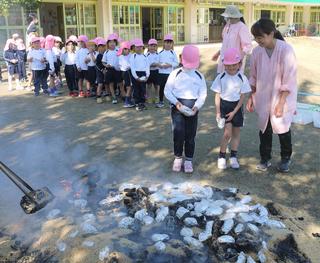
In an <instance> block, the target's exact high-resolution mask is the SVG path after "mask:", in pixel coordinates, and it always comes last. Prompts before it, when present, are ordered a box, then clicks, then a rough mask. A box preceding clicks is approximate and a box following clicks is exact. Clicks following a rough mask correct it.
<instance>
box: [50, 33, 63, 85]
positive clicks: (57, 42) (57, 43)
mask: <svg viewBox="0 0 320 263" xmlns="http://www.w3.org/2000/svg"><path fill="white" fill-rule="evenodd" d="M61 45H62V39H61V37H59V36H55V37H54V46H53V48H52V51H53V53H54V55H55V59H54V72H55V74H56V75H57V76H58V78H59V80H60V87H62V86H63V85H62V76H61V66H62V62H61V59H60V56H61Z"/></svg>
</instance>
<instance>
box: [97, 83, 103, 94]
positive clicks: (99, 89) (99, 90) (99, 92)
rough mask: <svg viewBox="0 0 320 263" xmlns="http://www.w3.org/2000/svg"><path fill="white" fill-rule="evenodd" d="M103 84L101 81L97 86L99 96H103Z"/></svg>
mask: <svg viewBox="0 0 320 263" xmlns="http://www.w3.org/2000/svg"><path fill="white" fill-rule="evenodd" d="M102 88H103V84H101V83H99V84H98V88H97V97H100V96H101V93H102Z"/></svg>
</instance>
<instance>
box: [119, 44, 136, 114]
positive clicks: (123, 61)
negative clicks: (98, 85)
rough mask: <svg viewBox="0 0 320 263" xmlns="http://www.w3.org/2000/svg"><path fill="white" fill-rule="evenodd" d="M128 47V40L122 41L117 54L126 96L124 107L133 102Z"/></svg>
mask: <svg viewBox="0 0 320 263" xmlns="http://www.w3.org/2000/svg"><path fill="white" fill-rule="evenodd" d="M130 48H131V44H130V42H129V41H124V42H122V43H121V45H120V49H119V50H118V53H117V55H118V56H119V68H120V71H121V78H122V81H123V84H122V85H124V88H125V90H126V96H125V101H124V105H123V107H125V108H133V107H134V103H132V101H131V93H132V90H131V86H132V83H131V82H132V81H131V72H130V58H131V54H130Z"/></svg>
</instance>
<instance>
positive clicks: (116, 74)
mask: <svg viewBox="0 0 320 263" xmlns="http://www.w3.org/2000/svg"><path fill="white" fill-rule="evenodd" d="M163 42H164V45H163V49H162V50H161V51H160V52H158V42H157V40H156V39H150V40H149V41H148V48H147V50H146V51H145V49H144V43H143V41H142V40H141V39H135V40H133V41H130V42H129V41H121V43H120V41H119V37H118V35H117V34H116V33H112V34H110V35H109V36H108V38H107V39H106V40H105V39H104V38H102V37H97V38H95V39H92V40H89V39H88V37H87V36H85V35H80V36H78V37H76V36H70V37H69V38H68V39H67V40H66V43H65V46H64V47H62V41H61V39H60V38H58V37H54V36H51V35H48V36H47V37H46V38H45V39H41V38H39V37H36V36H35V37H32V38H31V40H30V43H31V49H30V51H29V52H28V55H27V61H28V62H29V63H30V65H31V70H32V72H33V81H34V87H35V90H34V91H35V95H36V96H37V95H39V91H40V87H41V88H42V89H43V92H44V93H48V94H50V95H52V96H56V95H58V92H57V89H56V86H55V85H54V80H55V78H57V77H59V79H60V80H61V74H60V68H61V66H62V65H64V75H65V78H66V83H67V86H68V89H69V96H72V97H92V96H95V97H96V100H97V103H99V104H100V103H103V102H104V100H108V101H112V103H113V104H117V103H118V100H119V99H121V100H123V103H124V107H126V108H131V107H136V110H138V111H142V110H143V109H145V108H146V106H145V102H146V101H148V102H149V103H155V105H156V107H158V108H162V107H163V106H164V87H165V85H166V82H167V79H168V77H169V74H170V73H171V72H172V71H173V70H174V69H175V68H177V67H178V65H179V61H178V57H177V55H176V53H175V51H174V50H173V44H174V41H173V37H172V35H171V34H168V35H166V36H165V37H164V39H163ZM48 78H49V80H50V82H49V87H48V85H47V79H48ZM60 83H61V82H60Z"/></svg>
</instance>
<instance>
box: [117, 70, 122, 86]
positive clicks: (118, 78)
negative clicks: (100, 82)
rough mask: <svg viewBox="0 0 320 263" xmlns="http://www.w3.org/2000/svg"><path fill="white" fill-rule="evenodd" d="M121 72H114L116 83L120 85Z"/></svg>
mask: <svg viewBox="0 0 320 263" xmlns="http://www.w3.org/2000/svg"><path fill="white" fill-rule="evenodd" d="M122 80H123V78H122V71H120V70H116V83H122Z"/></svg>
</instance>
